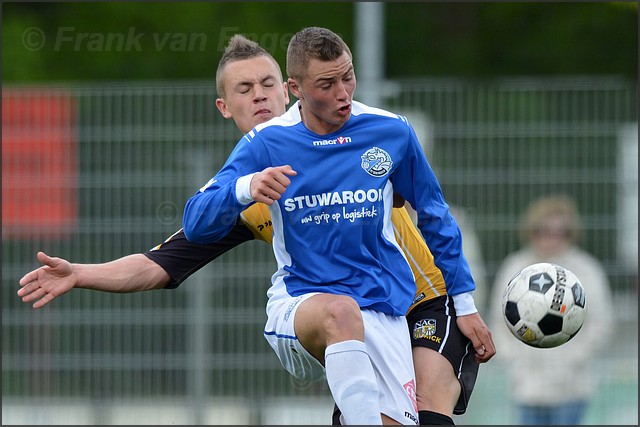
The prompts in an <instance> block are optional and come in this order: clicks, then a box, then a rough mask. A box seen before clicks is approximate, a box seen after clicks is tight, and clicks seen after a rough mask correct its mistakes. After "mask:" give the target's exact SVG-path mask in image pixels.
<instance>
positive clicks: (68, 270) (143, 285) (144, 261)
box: [18, 252, 170, 308]
mask: <svg viewBox="0 0 640 427" xmlns="http://www.w3.org/2000/svg"><path fill="white" fill-rule="evenodd" d="M37 258H38V261H40V262H41V263H42V264H43V265H42V266H41V267H39V268H37V269H35V270H33V271H31V272H29V273H27V274H25V275H24V276H23V277H22V279H20V282H19V283H20V286H21V288H20V289H19V290H18V296H19V297H21V298H22V301H23V302H25V303H30V302H33V301H35V303H34V304H33V308H41V307H44V306H45V305H47V304H48V303H50V302H51V301H53V300H54V299H55V298H57V297H58V296H60V295H63V294H65V293H67V292H69V291H70V290H71V289H73V288H84V289H93V290H97V291H104V292H138V291H146V290H150V289H159V288H163V287H164V286H166V285H167V284H168V283H169V281H170V277H169V275H168V274H167V272H166V271H165V270H164V269H163V268H162V267H160V266H159V265H158V264H156V263H155V262H153V261H151V260H150V259H149V258H147V257H146V256H144V255H143V254H133V255H127V256H125V257H122V258H119V259H116V260H114V261H110V262H106V263H102V264H74V263H70V262H69V261H67V260H65V259H63V258H57V257H50V256H49V255H47V254H45V253H44V252H38V255H37Z"/></svg>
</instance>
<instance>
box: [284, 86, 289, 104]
mask: <svg viewBox="0 0 640 427" xmlns="http://www.w3.org/2000/svg"><path fill="white" fill-rule="evenodd" d="M282 89H283V90H284V105H289V85H288V84H287V82H283V83H282Z"/></svg>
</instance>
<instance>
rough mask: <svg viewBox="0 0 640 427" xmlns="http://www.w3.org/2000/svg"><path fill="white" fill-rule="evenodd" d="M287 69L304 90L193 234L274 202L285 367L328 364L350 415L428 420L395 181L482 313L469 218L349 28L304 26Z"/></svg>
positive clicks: (271, 307)
mask: <svg viewBox="0 0 640 427" xmlns="http://www.w3.org/2000/svg"><path fill="white" fill-rule="evenodd" d="M287 72H288V74H289V80H288V83H289V87H290V89H291V91H292V93H293V94H294V95H295V96H296V97H297V98H298V99H299V101H298V103H296V105H294V106H293V107H292V108H291V109H290V110H289V111H288V112H287V114H285V115H284V116H281V117H279V118H275V119H272V120H270V121H269V122H267V123H265V124H263V125H259V126H257V127H256V128H254V129H253V130H252V131H251V132H250V133H249V134H247V135H245V137H244V138H243V140H241V141H240V142H239V144H238V145H237V146H236V148H235V149H234V151H233V153H232V154H231V156H230V158H229V159H228V161H227V163H226V164H225V166H224V167H223V168H222V170H221V171H220V172H219V173H218V174H216V176H215V177H214V178H212V179H211V180H210V181H209V183H207V184H206V185H205V186H204V187H202V188H201V189H200V191H199V192H197V193H196V194H195V195H194V196H193V197H192V198H191V199H189V201H188V202H187V205H186V207H185V215H184V220H183V228H184V231H185V235H186V236H187V238H188V239H190V240H193V241H195V242H198V243H209V242H213V241H216V240H217V239H219V238H220V237H222V236H224V235H225V234H226V233H227V232H228V231H229V230H231V229H232V228H233V225H234V222H233V221H230V220H229V219H230V218H236V217H237V216H238V215H239V214H240V213H241V212H242V211H243V210H244V209H246V208H247V206H249V205H251V204H252V203H254V202H261V203H265V204H267V205H269V207H270V208H269V210H270V214H271V218H272V221H273V247H274V253H275V255H276V260H277V262H278V271H277V272H276V273H275V274H274V276H273V278H272V286H271V288H270V290H269V292H268V296H269V302H268V304H267V314H268V321H267V325H266V327H265V336H266V338H267V340H268V341H269V342H270V344H271V345H272V347H273V349H274V351H275V352H276V354H278V356H279V357H280V360H281V362H282V363H283V365H284V366H285V368H287V370H288V371H289V372H290V373H292V374H293V375H295V376H297V377H299V378H305V379H313V378H317V377H319V376H321V375H323V374H324V373H325V372H326V378H327V382H328V384H329V387H330V389H331V391H332V394H333V396H334V399H335V400H336V403H337V405H338V407H339V408H340V409H341V411H342V414H343V417H344V421H345V422H346V423H347V424H353V423H357V424H380V422H381V421H382V420H384V421H385V422H399V423H407V422H408V423H412V422H415V421H416V420H415V415H414V414H415V412H414V411H413V409H412V408H411V407H410V404H411V397H412V394H413V393H414V390H413V378H412V375H413V369H412V366H411V362H410V348H409V347H410V343H409V337H408V335H407V334H406V330H405V331H403V330H402V325H403V324H404V323H405V319H404V314H405V313H406V311H407V309H408V308H409V306H410V305H411V304H412V301H413V297H414V295H415V292H416V288H415V282H414V277H413V275H412V271H411V268H410V265H409V262H408V261H407V258H406V257H405V255H404V253H403V252H402V250H401V248H400V245H399V243H398V241H397V240H396V238H395V236H394V231H393V227H392V223H391V210H392V209H391V208H392V206H393V193H394V191H397V192H398V193H399V194H400V195H401V196H402V197H404V198H405V199H406V200H408V201H409V203H411V205H412V206H413V207H414V209H415V210H416V211H417V213H418V227H419V229H420V231H421V233H422V235H423V237H424V239H425V240H426V242H427V244H428V245H429V247H430V249H431V252H433V256H434V259H435V263H436V264H437V265H438V268H439V269H440V270H441V271H442V274H443V276H444V280H445V282H447V288H448V289H449V284H451V289H452V290H453V291H454V292H455V293H453V295H454V297H453V299H454V304H455V309H456V310H457V311H459V312H460V313H462V314H468V313H473V312H475V311H476V310H475V306H474V304H473V298H472V296H471V292H472V291H473V289H474V287H475V285H474V283H473V279H472V277H471V274H470V272H469V268H468V265H467V262H466V260H465V259H464V256H463V255H462V250H461V237H460V232H459V228H458V226H457V224H456V222H455V220H454V219H453V217H452V216H451V215H450V213H449V210H448V206H447V204H446V202H445V201H444V197H443V196H442V192H441V190H440V187H439V184H438V182H437V180H436V178H435V176H434V174H433V172H432V170H431V168H430V166H429V165H428V163H427V161H426V159H425V158H424V155H423V153H422V150H421V148H420V144H419V142H418V141H417V138H416V136H415V133H414V132H413V129H412V128H411V126H410V125H409V124H408V123H407V121H406V119H405V118H403V117H401V116H398V115H395V114H392V113H389V112H386V111H383V110H379V109H375V108H371V107H367V106H365V105H363V104H360V103H358V102H355V101H353V100H352V96H353V92H354V90H355V74H354V71H353V65H352V61H351V53H350V51H349V48H348V47H347V46H346V44H345V43H344V42H343V41H342V39H340V37H338V36H337V35H336V34H334V33H333V32H331V31H329V30H326V29H322V28H317V27H313V28H307V29H304V30H302V31H301V32H299V33H298V34H296V35H295V36H294V37H293V38H292V40H291V42H290V45H289V49H288V52H287ZM405 326H406V325H405ZM489 340H490V339H489ZM365 342H366V344H365ZM390 348H392V349H393V351H389V350H390ZM479 350H480V351H479V354H482V349H479ZM490 352H495V349H492V350H491V351H490ZM489 357H490V356H489ZM323 365H324V367H323ZM380 413H382V419H381V418H380Z"/></svg>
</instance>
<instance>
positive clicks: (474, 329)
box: [456, 312, 496, 363]
mask: <svg viewBox="0 0 640 427" xmlns="http://www.w3.org/2000/svg"><path fill="white" fill-rule="evenodd" d="M456 323H457V324H458V328H460V331H461V332H462V333H463V334H464V336H465V337H467V338H469V339H470V340H471V343H472V345H473V348H474V349H475V350H476V361H477V362H478V363H485V362H488V361H489V359H491V358H492V357H493V356H495V354H496V346H495V344H494V343H493V338H492V336H491V331H490V330H489V328H488V327H487V325H486V324H485V323H484V320H482V317H480V314H479V313H477V312H476V313H473V314H467V315H466V316H458V320H457V322H456Z"/></svg>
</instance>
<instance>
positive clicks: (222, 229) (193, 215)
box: [182, 131, 268, 244]
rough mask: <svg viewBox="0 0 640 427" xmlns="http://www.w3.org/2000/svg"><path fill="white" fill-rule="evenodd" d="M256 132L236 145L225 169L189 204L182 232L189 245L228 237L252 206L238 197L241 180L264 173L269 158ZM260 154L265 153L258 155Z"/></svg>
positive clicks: (191, 199)
mask: <svg viewBox="0 0 640 427" xmlns="http://www.w3.org/2000/svg"><path fill="white" fill-rule="evenodd" d="M253 132H254V131H252V132H250V133H249V134H247V135H245V136H244V137H243V138H242V139H241V140H240V141H239V142H238V144H237V145H236V147H235V148H234V150H233V151H232V153H231V155H230V156H229V158H228V159H227V161H226V162H225V164H224V166H223V167H222V169H221V170H220V171H219V172H218V173H217V174H216V175H215V176H214V177H213V178H211V179H210V180H209V182H208V183H207V184H205V185H204V186H203V187H202V188H201V189H200V190H198V192H196V194H194V195H193V196H192V197H191V198H190V199H189V200H188V201H187V203H186V204H185V208H184V215H183V219H182V228H183V230H184V234H185V236H186V238H187V239H188V240H189V241H192V242H194V243H201V244H204V243H212V242H215V241H217V240H219V239H220V238H221V237H222V236H225V235H226V234H227V233H228V232H229V230H230V229H231V228H233V227H234V225H235V221H236V219H237V218H238V216H239V215H240V212H242V211H243V210H244V209H246V208H247V207H248V206H249V205H247V204H244V203H242V202H240V201H239V200H238V198H237V196H236V183H237V181H238V179H239V178H241V177H243V176H247V175H250V174H252V173H255V172H259V171H261V170H263V169H264V168H265V167H266V166H268V165H265V163H264V162H261V161H258V160H257V159H261V158H267V157H268V155H267V154H266V153H264V147H263V145H262V144H259V143H257V142H256V139H257V138H254V137H255V136H257V135H255V134H254V133H253ZM256 145H258V148H257V150H259V149H260V148H263V150H262V151H261V152H260V151H259V152H258V153H256V152H255V151H256V148H255V146H256Z"/></svg>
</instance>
